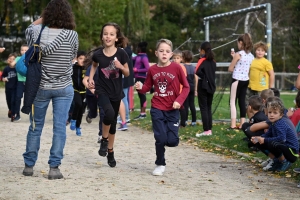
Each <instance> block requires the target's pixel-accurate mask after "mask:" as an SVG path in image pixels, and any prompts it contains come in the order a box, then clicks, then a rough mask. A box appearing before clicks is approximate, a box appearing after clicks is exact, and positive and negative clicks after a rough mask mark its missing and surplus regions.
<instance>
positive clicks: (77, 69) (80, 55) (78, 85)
mask: <svg viewBox="0 0 300 200" xmlns="http://www.w3.org/2000/svg"><path fill="white" fill-rule="evenodd" d="M84 60H85V52H84V51H78V52H77V62H76V63H75V64H74V65H73V75H72V81H73V88H74V98H73V102H74V108H73V112H72V118H71V121H70V129H71V130H72V131H73V130H75V129H76V135H78V136H81V128H80V125H81V120H82V116H83V113H84V112H85V104H86V103H85V93H86V89H85V86H84V84H83V83H82V79H83V77H84V75H85V72H86V70H85V67H84V65H83V62H84Z"/></svg>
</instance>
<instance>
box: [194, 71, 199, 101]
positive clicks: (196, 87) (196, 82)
mask: <svg viewBox="0 0 300 200" xmlns="http://www.w3.org/2000/svg"><path fill="white" fill-rule="evenodd" d="M194 76H195V96H198V76H197V75H196V74H195V75H194Z"/></svg>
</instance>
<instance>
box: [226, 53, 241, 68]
mask: <svg viewBox="0 0 300 200" xmlns="http://www.w3.org/2000/svg"><path fill="white" fill-rule="evenodd" d="M232 57H233V58H232V61H231V63H230V65H229V67H228V71H229V72H233V70H234V67H235V65H236V63H237V61H238V60H239V59H241V55H240V54H239V53H234V55H232Z"/></svg>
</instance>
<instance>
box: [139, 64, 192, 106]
mask: <svg viewBox="0 0 300 200" xmlns="http://www.w3.org/2000/svg"><path fill="white" fill-rule="evenodd" d="M180 84H181V85H182V86H183V88H182V91H181V93H180ZM152 86H154V93H153V97H152V100H151V104H152V105H151V106H152V107H154V108H156V109H159V110H165V111H167V110H173V103H174V102H175V101H177V102H178V103H179V104H180V105H182V104H183V102H184V101H185V99H186V97H187V95H188V93H189V91H190V86H189V83H188V81H187V79H186V76H185V74H184V72H183V70H182V68H181V66H180V65H179V64H177V63H174V62H171V64H170V65H169V66H166V67H158V66H157V65H156V64H155V65H153V66H151V67H150V68H149V71H148V73H147V78H146V80H145V83H144V85H143V88H142V89H141V90H138V92H140V93H146V92H148V91H150V89H151V87H152Z"/></svg>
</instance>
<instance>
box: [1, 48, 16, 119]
mask: <svg viewBox="0 0 300 200" xmlns="http://www.w3.org/2000/svg"><path fill="white" fill-rule="evenodd" d="M15 59H16V54H14V53H11V54H9V55H8V58H7V66H6V67H5V68H4V70H3V74H2V77H3V78H2V81H3V82H5V95H6V103H7V107H8V118H10V119H11V121H12V122H13V121H14V116H15V114H16V113H15V106H16V101H15V98H16V90H17V82H18V79H17V71H16V69H15V62H14V61H15Z"/></svg>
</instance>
